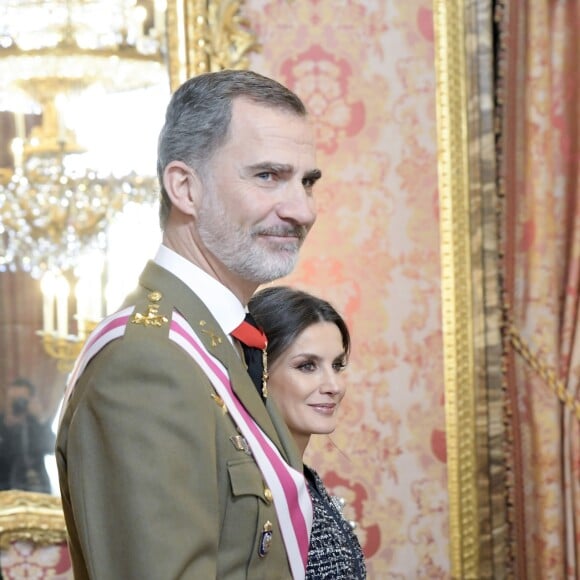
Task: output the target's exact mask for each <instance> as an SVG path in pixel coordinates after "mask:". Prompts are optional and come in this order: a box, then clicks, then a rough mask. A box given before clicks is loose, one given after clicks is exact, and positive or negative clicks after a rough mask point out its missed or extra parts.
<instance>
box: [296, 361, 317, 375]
mask: <svg viewBox="0 0 580 580" xmlns="http://www.w3.org/2000/svg"><path fill="white" fill-rule="evenodd" d="M297 368H298V370H300V371H303V372H305V373H310V372H312V371H314V370H315V369H316V365H315V364H314V363H313V362H311V361H308V362H304V363H301V364H299V365H298V367H297Z"/></svg>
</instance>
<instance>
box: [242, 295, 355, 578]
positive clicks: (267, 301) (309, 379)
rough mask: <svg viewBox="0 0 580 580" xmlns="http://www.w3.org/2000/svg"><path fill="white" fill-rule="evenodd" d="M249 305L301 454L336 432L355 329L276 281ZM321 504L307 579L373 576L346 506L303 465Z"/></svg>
mask: <svg viewBox="0 0 580 580" xmlns="http://www.w3.org/2000/svg"><path fill="white" fill-rule="evenodd" d="M248 308H249V310H250V312H251V314H252V315H253V317H254V319H255V320H256V322H257V324H258V325H259V326H260V327H261V328H262V329H263V331H264V333H265V334H266V336H267V337H268V346H267V352H268V375H269V379H268V392H269V395H270V396H271V397H272V399H273V400H274V401H275V402H276V404H277V406H278V408H279V410H280V412H281V414H282V417H283V418H284V420H285V422H286V424H287V425H288V428H289V430H290V433H291V434H292V436H293V437H294V439H295V441H296V444H297V446H298V449H299V451H300V452H301V453H302V455H304V451H305V449H306V446H307V445H308V442H309V441H310V437H311V435H315V434H328V433H332V432H333V431H334V430H335V429H336V425H337V420H338V419H337V413H338V408H339V406H340V402H341V401H342V398H343V397H344V394H345V390H346V386H345V384H344V381H343V380H342V376H341V373H342V371H343V370H344V368H345V367H346V364H347V362H348V355H349V352H350V334H349V331H348V328H347V326H346V323H345V322H344V320H343V318H342V317H341V316H340V314H339V313H338V312H337V311H336V310H335V309H334V308H333V307H332V305H331V304H329V303H328V302H326V301H325V300H322V299H321V298H317V297H316V296H313V295H311V294H308V293H307V292H303V291H301V290H296V289H292V288H289V287H287V286H275V287H271V288H266V289H263V290H260V291H259V292H257V293H256V294H255V295H254V296H253V297H252V299H251V300H250V303H249V305H248ZM304 475H305V477H306V480H307V482H308V488H309V491H310V496H311V498H312V504H313V508H314V520H313V526H312V533H311V537H310V547H309V551H308V567H307V570H306V578H309V579H312V580H314V579H316V580H336V579H338V578H344V579H346V578H348V579H349V580H358V579H364V578H366V567H365V561H364V555H363V552H362V550H361V547H360V544H359V541H358V539H357V537H356V535H355V534H354V532H353V529H352V527H351V525H350V524H349V522H347V521H346V520H345V519H344V517H343V516H342V512H341V507H340V504H339V503H338V502H337V501H336V499H333V498H331V497H330V495H329V494H328V492H327V491H326V489H325V487H324V485H323V483H322V480H321V479H320V477H319V476H318V474H317V473H316V472H315V471H314V470H312V469H311V468H309V467H308V466H306V465H305V466H304Z"/></svg>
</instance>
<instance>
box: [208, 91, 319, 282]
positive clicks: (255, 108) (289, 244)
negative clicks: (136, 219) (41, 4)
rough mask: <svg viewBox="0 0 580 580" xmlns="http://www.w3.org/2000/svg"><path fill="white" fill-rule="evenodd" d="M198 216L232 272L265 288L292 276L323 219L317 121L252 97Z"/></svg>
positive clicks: (234, 125) (219, 156) (235, 120)
mask: <svg viewBox="0 0 580 580" xmlns="http://www.w3.org/2000/svg"><path fill="white" fill-rule="evenodd" d="M206 173H207V175H206V176H205V177H204V180H203V181H204V186H205V191H204V194H203V199H202V202H201V207H200V211H199V216H198V232H199V237H200V239H201V242H202V243H203V245H204V246H205V247H206V248H207V249H208V250H209V251H210V252H211V253H212V254H213V255H214V256H215V257H216V258H217V259H218V260H219V261H220V262H221V263H222V264H223V265H224V266H225V267H226V268H227V269H228V270H229V271H231V272H233V273H234V274H236V275H238V276H240V277H241V278H242V279H244V280H248V281H251V282H255V283H257V284H262V283H264V282H269V281H271V280H275V279H277V278H281V277H283V276H285V275H287V274H289V273H290V272H291V271H292V269H293V268H294V266H295V264H296V261H297V258H298V250H299V249H300V247H301V245H302V242H303V241H304V238H305V236H306V234H307V233H308V232H309V231H310V228H311V227H312V225H313V224H314V221H315V219H316V209H315V203H314V197H313V186H314V183H315V182H316V181H317V180H318V178H319V177H320V171H319V170H318V169H317V168H316V156H315V147H314V132H313V129H312V126H311V124H310V122H309V121H308V120H307V119H305V118H302V117H298V116H296V115H293V114H291V113H288V112H286V111H279V110H275V109H269V108H266V107H263V106H261V105H257V104H254V103H252V102H249V101H247V100H244V99H238V100H235V101H234V104H233V110H232V120H231V126H230V137H229V139H228V141H227V142H226V144H225V145H224V146H223V147H222V148H221V149H219V150H218V151H217V152H216V153H215V155H214V156H213V158H212V159H211V160H210V162H209V167H208V171H207V172H206Z"/></svg>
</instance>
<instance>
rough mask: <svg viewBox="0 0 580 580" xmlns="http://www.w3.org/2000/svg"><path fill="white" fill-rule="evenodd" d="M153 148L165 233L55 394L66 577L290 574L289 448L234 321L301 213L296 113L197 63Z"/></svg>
mask: <svg viewBox="0 0 580 580" xmlns="http://www.w3.org/2000/svg"><path fill="white" fill-rule="evenodd" d="M158 154H159V155H158V175H159V181H160V184H161V206H160V221H161V226H162V229H163V241H162V245H161V247H160V248H159V251H158V253H157V255H156V256H155V258H154V260H153V261H151V262H149V263H148V264H147V266H146V267H145V270H144V271H143V273H142V275H141V278H140V280H139V286H138V288H137V290H136V291H135V292H134V293H133V294H132V295H131V296H130V297H129V298H128V299H127V300H126V302H125V305H124V307H123V308H122V309H121V310H120V311H119V312H117V313H116V314H114V315H112V316H110V317H108V318H107V319H105V321H103V322H102V323H101V324H100V325H99V327H98V328H97V329H96V330H95V331H94V332H93V334H92V335H91V336H90V337H89V339H88V340H87V343H86V344H85V347H84V350H83V353H81V356H80V357H79V360H78V361H77V364H76V366H75V369H74V370H73V372H72V374H71V378H70V381H69V385H68V388H67V393H66V395H65V402H64V407H63V414H62V419H61V424H60V428H59V433H58V438H57V463H58V469H59V478H60V486H61V491H62V499H63V506H64V511H65V516H66V522H67V527H68V531H69V535H70V550H71V555H72V559H73V564H74V572H75V578H76V580H83V579H85V578H93V579H98V580H121V579H122V580H130V579H138V580H146V579H150V580H170V579H174V578H175V579H176V578H180V579H192V580H202V579H203V580H206V579H210V578H220V579H228V580H229V579H231V580H234V579H245V578H251V579H252V580H257V579H260V578H262V579H267V580H274V579H276V578H280V579H282V578H301V577H303V575H304V567H305V564H306V552H307V549H308V534H309V529H310V525H311V517H312V515H311V505H310V502H309V499H308V492H307V490H306V488H305V486H304V480H303V477H302V464H301V460H300V457H299V456H298V454H297V451H296V449H295V447H294V444H293V442H292V440H291V438H290V436H289V433H288V431H287V429H286V427H285V425H284V424H283V422H282V421H281V419H280V417H279V415H278V413H277V411H276V409H275V408H274V407H273V406H272V403H271V401H270V400H269V399H268V398H267V391H266V389H262V388H260V385H258V388H256V386H255V385H254V383H253V382H252V380H251V379H250V377H249V375H248V372H247V369H246V366H245V364H244V361H243V360H242V354H241V345H240V343H239V342H238V339H237V338H233V336H232V333H233V334H234V335H235V336H238V334H236V331H237V330H239V328H241V327H243V320H244V316H245V314H246V312H245V306H246V304H247V302H248V300H249V298H250V297H251V295H252V294H253V292H254V291H255V290H256V288H257V287H258V286H259V285H260V284H262V283H265V282H269V281H272V280H275V279H277V278H280V277H282V276H285V275H287V274H288V273H289V272H290V271H291V270H292V269H293V267H294V265H295V262H296V260H297V257H298V250H299V248H300V246H301V245H302V242H303V241H304V238H305V236H306V234H307V233H308V231H309V230H310V228H311V226H312V225H313V223H314V220H315V216H316V212H315V204H314V199H313V186H314V184H315V182H316V181H317V180H318V178H319V177H320V171H319V170H318V169H317V168H316V159H315V146H314V133H313V128H312V125H311V122H310V120H309V117H308V115H307V113H306V111H305V108H304V105H303V103H302V102H301V101H300V100H299V99H298V97H297V96H296V95H294V94H293V93H292V92H291V91H289V90H288V89H287V88H285V87H283V86H282V85H280V84H279V83H277V82H275V81H273V80H271V79H268V78H266V77H263V76H261V75H257V74H255V73H253V72H250V71H221V72H216V73H208V74H205V75H200V76H197V77H195V78H192V79H190V80H189V81H187V82H186V83H184V85H182V86H181V87H180V88H179V89H178V90H177V91H176V92H175V94H174V95H173V97H172V99H171V102H170V104H169V106H168V109H167V114H166V120H165V125H164V127H163V129H162V131H161V134H160V137H159V148H158ZM254 330H255V329H254ZM259 335H260V333H259V332H258V336H259ZM264 346H265V345H264V344H262V345H260V348H264Z"/></svg>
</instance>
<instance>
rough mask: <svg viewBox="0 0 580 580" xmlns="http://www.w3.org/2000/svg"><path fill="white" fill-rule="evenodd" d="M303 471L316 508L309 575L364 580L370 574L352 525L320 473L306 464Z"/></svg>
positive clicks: (319, 579)
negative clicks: (323, 481) (331, 494)
mask: <svg viewBox="0 0 580 580" xmlns="http://www.w3.org/2000/svg"><path fill="white" fill-rule="evenodd" d="M304 475H305V477H306V481H307V482H308V490H309V492H310V497H311V498H312V507H313V509H314V520H313V524H312V534H311V536H310V547H309V549H308V567H307V568H306V579H307V580H364V579H365V578H366V575H367V574H366V567H365V560H364V555H363V551H362V549H361V547H360V543H359V541H358V538H357V537H356V535H355V533H354V531H353V529H352V527H351V525H350V524H349V523H348V522H347V521H346V520H345V519H344V517H343V515H342V513H341V511H340V508H339V506H338V504H337V502H335V501H333V500H332V498H331V497H330V495H329V494H328V492H327V491H326V488H325V487H324V484H323V483H322V480H321V479H320V477H319V475H318V474H317V473H316V472H315V471H314V470H312V469H310V468H309V467H307V466H304Z"/></svg>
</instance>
